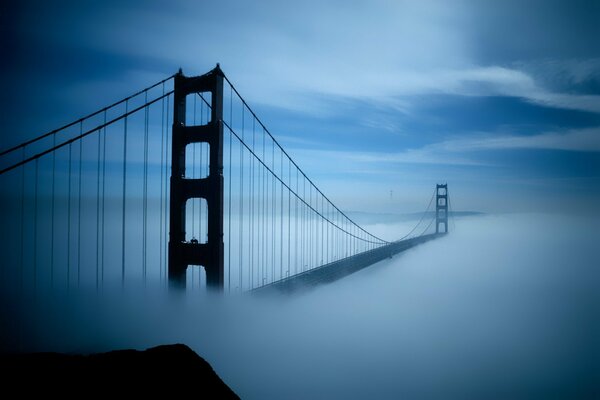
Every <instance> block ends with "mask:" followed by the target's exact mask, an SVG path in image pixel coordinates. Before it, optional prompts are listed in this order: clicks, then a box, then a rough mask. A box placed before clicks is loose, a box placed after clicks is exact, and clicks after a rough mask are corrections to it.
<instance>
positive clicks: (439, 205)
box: [435, 183, 448, 233]
mask: <svg viewBox="0 0 600 400" xmlns="http://www.w3.org/2000/svg"><path fill="white" fill-rule="evenodd" d="M440 225H443V226H444V228H443V229H444V230H443V231H442V230H440ZM440 232H443V233H448V184H447V183H446V184H443V185H436V196H435V233H440Z"/></svg>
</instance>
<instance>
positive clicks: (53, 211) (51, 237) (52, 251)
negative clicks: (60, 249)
mask: <svg viewBox="0 0 600 400" xmlns="http://www.w3.org/2000/svg"><path fill="white" fill-rule="evenodd" d="M55 146H56V132H55V133H54V134H52V147H55ZM51 201H52V205H51V207H50V208H51V213H52V216H51V217H50V288H53V287H54V214H55V203H56V152H55V151H53V152H52V200H51Z"/></svg>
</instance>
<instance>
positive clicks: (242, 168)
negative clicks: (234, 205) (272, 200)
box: [238, 105, 245, 292]
mask: <svg viewBox="0 0 600 400" xmlns="http://www.w3.org/2000/svg"><path fill="white" fill-rule="evenodd" d="M244 111H245V107H244V105H242V140H241V141H242V143H243V142H244V117H245V115H244ZM242 143H240V215H239V217H238V218H239V220H240V244H239V249H238V251H239V253H240V257H239V258H240V264H239V265H238V271H239V272H238V288H239V291H240V292H241V291H242V284H243V280H242V275H243V270H242V262H243V257H244V146H242Z"/></svg>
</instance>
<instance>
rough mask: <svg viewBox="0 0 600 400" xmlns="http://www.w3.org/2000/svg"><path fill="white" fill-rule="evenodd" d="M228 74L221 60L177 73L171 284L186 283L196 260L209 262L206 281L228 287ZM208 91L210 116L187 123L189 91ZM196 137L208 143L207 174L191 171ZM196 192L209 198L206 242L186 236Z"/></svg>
mask: <svg viewBox="0 0 600 400" xmlns="http://www.w3.org/2000/svg"><path fill="white" fill-rule="evenodd" d="M223 77H224V74H223V72H222V71H221V68H220V67H219V64H217V66H216V68H215V69H213V70H212V71H210V72H208V73H207V74H205V75H201V76H196V77H186V76H184V75H183V73H182V71H181V70H179V73H178V74H177V75H175V82H174V95H173V96H174V97H173V98H174V100H173V136H172V151H173V152H172V159H171V195H170V226H169V282H170V284H171V286H172V287H178V288H185V285H186V270H187V267H188V266H189V265H196V266H203V267H204V269H205V271H206V283H207V286H209V287H210V288H212V289H217V290H223V285H224V258H223V257H224V252H223V249H224V246H223ZM203 92H204V93H210V98H211V118H210V121H208V122H207V123H206V124H205V125H196V126H188V125H186V119H185V116H186V97H187V96H188V95H189V94H194V95H196V94H197V93H203ZM191 143H207V144H208V146H209V154H210V155H209V170H208V176H206V177H205V178H200V179H191V178H188V177H186V171H185V164H186V160H185V148H186V146H187V145H188V144H191ZM196 198H201V199H205V200H206V205H207V208H208V239H207V241H206V243H198V241H197V240H192V241H190V242H187V241H186V240H185V221H186V202H187V201H188V200H190V199H196Z"/></svg>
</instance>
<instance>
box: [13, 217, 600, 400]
mask: <svg viewBox="0 0 600 400" xmlns="http://www.w3.org/2000/svg"><path fill="white" fill-rule="evenodd" d="M598 222H600V219H599V218H598V217H597V216H594V217H590V216H586V217H576V216H561V215H519V214H515V215H488V216H477V217H465V218H460V219H458V220H457V221H456V226H455V227H452V226H451V229H452V228H454V229H452V232H451V233H450V234H449V235H448V236H446V237H444V238H441V239H437V240H434V241H431V242H428V243H426V244H423V245H420V246H417V247H416V248H413V249H411V250H409V251H407V252H405V253H401V254H399V255H396V256H395V257H394V258H393V259H390V260H386V261H383V262H380V263H378V264H376V265H374V266H372V267H369V268H367V269H364V270H362V271H360V272H358V273H356V274H353V275H351V276H349V277H347V278H345V279H342V280H340V281H337V282H335V283H333V284H329V285H323V286H319V287H316V288H314V289H311V290H308V291H306V292H303V293H301V294H298V295H294V296H291V297H284V296H275V295H274V296H263V297H255V296H251V295H248V294H245V295H235V296H230V297H225V298H221V297H213V296H210V295H206V294H199V293H197V292H195V293H189V294H186V295H180V296H167V295H166V293H165V292H163V291H155V290H151V291H150V290H149V291H146V292H138V293H131V292H125V293H122V292H119V291H118V290H117V291H114V292H113V291H109V290H105V293H104V294H103V296H102V297H100V296H98V297H97V296H95V295H85V294H82V293H76V292H75V291H72V292H71V293H69V294H63V295H60V296H59V295H55V296H54V297H52V298H48V299H38V300H37V301H35V302H33V301H28V302H27V303H28V305H27V306H26V307H25V308H26V310H27V313H13V312H10V313H9V312H5V313H4V314H5V315H4V316H3V319H8V318H14V319H13V320H12V323H11V324H10V325H6V324H4V326H9V327H12V328H11V330H12V333H13V336H15V337H19V340H18V341H19V343H18V348H19V349H20V350H24V351H28V350H44V351H49V350H51V351H64V352H97V351H106V350H111V349H116V348H132V347H133V348H146V347H149V346H153V345H158V344H164V343H173V342H183V343H186V344H188V345H189V346H190V347H192V348H193V349H194V350H195V351H196V352H198V354H200V355H201V356H202V357H204V358H206V359H207V360H208V361H209V362H210V363H211V364H212V366H213V367H214V369H215V370H216V371H217V373H218V374H219V375H220V376H221V377H222V378H223V380H224V381H225V382H226V383H227V384H228V385H230V387H232V389H234V390H235V391H236V393H238V394H239V395H240V396H241V397H242V398H244V399H269V398H274V399H307V398H314V399H320V398H323V399H332V398H343V399H348V398H350V399H353V398H355V399H364V398H384V399H386V398H390V399H396V398H513V399H514V398H540V397H542V398H575V397H593V396H594V395H596V396H597V395H598V391H599V390H600V387H599V383H598V382H600V361H599V360H600V339H598V338H599V337H600V336H599V335H600V294H599V293H600V292H599V291H598V288H599V286H600V271H599V269H598V262H597V257H596V255H597V245H598V240H597V235H596V234H595V229H596V227H597V226H598ZM398 228H399V226H398V225H396V224H388V225H385V224H382V223H378V224H376V225H373V226H371V227H368V229H369V230H371V231H373V233H374V234H388V235H390V234H392V233H393V232H394V231H397V230H398ZM391 236H397V235H393V234H392V235H391ZM3 309H4V310H5V311H6V310H7V308H6V307H3ZM13 311H15V310H13ZM20 311H24V310H20ZM16 321H19V322H18V323H16ZM4 322H5V321H3V323H4ZM8 336H10V335H7V339H6V341H5V342H4V343H3V348H5V347H6V346H7V344H8V343H9V339H10V338H8ZM188 383H189V384H190V385H193V382H188ZM188 383H184V384H188Z"/></svg>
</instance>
